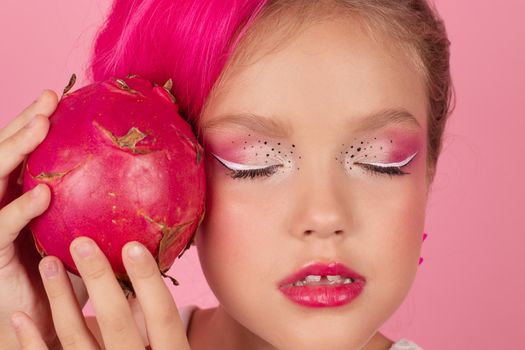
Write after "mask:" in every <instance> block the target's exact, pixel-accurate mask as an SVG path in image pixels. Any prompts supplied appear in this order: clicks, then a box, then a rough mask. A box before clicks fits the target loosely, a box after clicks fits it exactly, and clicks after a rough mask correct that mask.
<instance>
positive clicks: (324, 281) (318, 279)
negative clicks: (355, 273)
mask: <svg viewBox="0 0 525 350" xmlns="http://www.w3.org/2000/svg"><path fill="white" fill-rule="evenodd" d="M353 282H354V280H353V279H352V278H343V277H341V276H340V275H333V276H332V275H327V276H317V275H308V276H306V278H305V279H303V280H301V281H297V282H295V283H293V284H292V285H293V286H295V287H303V286H305V285H312V286H322V285H333V284H350V283H353Z"/></svg>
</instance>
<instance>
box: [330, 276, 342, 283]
mask: <svg viewBox="0 0 525 350" xmlns="http://www.w3.org/2000/svg"><path fill="white" fill-rule="evenodd" d="M326 278H328V280H329V281H330V282H331V281H338V280H340V279H341V275H334V276H330V275H328V276H326Z"/></svg>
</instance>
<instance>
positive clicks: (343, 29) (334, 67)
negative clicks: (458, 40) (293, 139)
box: [200, 18, 427, 131]
mask: <svg viewBox="0 0 525 350" xmlns="http://www.w3.org/2000/svg"><path fill="white" fill-rule="evenodd" d="M385 39H387V38H385ZM387 42H388V41H387ZM268 47H272V48H275V47H278V49H277V50H266V49H265V48H268ZM245 50H248V51H250V50H251V51H252V52H251V60H250V62H249V63H246V61H244V62H241V61H239V62H238V63H237V64H235V63H232V65H231V66H230V67H229V68H228V70H227V71H225V72H224V75H223V78H222V81H221V82H220V84H219V85H218V86H217V87H216V88H215V89H214V91H213V94H212V95H211V96H210V98H209V101H208V103H207V106H206V109H205V111H204V112H203V115H202V118H201V120H200V124H201V125H202V126H206V125H207V124H213V122H214V119H217V118H221V116H224V115H231V114H239V113H252V114H258V115H264V116H270V117H272V118H274V119H277V120H278V121H279V122H280V124H286V125H288V128H289V129H290V130H291V131H294V130H296V129H300V128H312V127H314V128H315V127H322V126H323V125H324V126H326V125H329V124H330V123H331V124H333V125H334V126H335V127H337V126H342V125H343V124H342V123H344V125H345V126H347V125H348V124H350V125H351V124H352V121H354V120H355V122H356V123H357V122H358V121H360V120H361V119H362V116H366V115H371V114H373V113H375V112H378V111H381V110H388V109H402V110H405V111H407V112H408V113H410V114H412V115H413V116H414V117H415V118H416V120H417V122H418V124H419V125H420V126H421V127H422V129H425V130H426V111H427V97H426V89H425V82H424V78H423V74H421V73H420V72H418V71H417V69H416V68H415V66H414V65H413V64H412V60H411V59H410V57H409V56H408V55H407V53H406V52H404V51H403V50H401V49H399V48H397V47H396V46H394V45H386V44H385V43H382V42H381V41H377V40H374V39H373V38H371V37H370V35H369V34H367V33H366V32H365V31H363V29H362V27H361V26H360V25H357V24H353V23H352V19H350V18H340V19H330V20H324V21H319V22H316V23H312V24H310V25H308V26H306V27H304V28H302V29H301V30H299V31H298V32H297V34H295V35H293V36H292V37H290V38H288V39H286V41H284V42H283V38H282V37H280V36H278V35H271V36H268V38H267V39H266V40H265V41H264V42H259V45H257V43H252V45H251V47H249V46H247V47H246V48H245ZM244 55H245V56H246V57H250V52H248V53H245V54H244ZM356 125H357V124H356Z"/></svg>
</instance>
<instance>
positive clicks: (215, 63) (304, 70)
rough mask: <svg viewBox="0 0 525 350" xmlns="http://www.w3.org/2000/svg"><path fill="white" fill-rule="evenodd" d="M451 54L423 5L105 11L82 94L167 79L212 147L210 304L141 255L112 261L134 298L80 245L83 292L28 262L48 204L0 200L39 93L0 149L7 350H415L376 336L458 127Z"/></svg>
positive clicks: (271, 3)
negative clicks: (187, 301)
mask: <svg viewBox="0 0 525 350" xmlns="http://www.w3.org/2000/svg"><path fill="white" fill-rule="evenodd" d="M449 44H450V43H449V41H448V39H447V35H446V31H445V28H444V25H443V22H442V21H441V20H440V19H439V17H438V16H437V14H436V12H435V10H433V9H432V8H431V7H430V6H429V4H427V3H426V2H425V1H424V0H402V1H399V0H396V1H394V0H368V1H364V0H309V1H300V0H245V1H233V0H231V1H221V0H213V1H212V0H143V1H128V0H117V1H115V2H114V5H113V7H112V10H111V13H110V16H109V17H108V20H107V22H106V23H105V25H104V27H103V30H102V31H101V32H100V33H99V35H98V38H97V41H96V46H95V50H94V56H93V59H92V62H91V66H90V67H89V73H90V76H91V78H92V80H93V81H99V80H104V79H107V78H109V77H112V76H124V75H127V74H130V73H133V74H139V75H142V76H144V77H146V78H148V79H150V80H152V81H154V82H157V83H158V84H162V83H164V82H165V81H166V80H167V79H168V78H173V81H174V87H173V92H174V94H175V96H176V97H177V100H178V102H179V106H180V109H181V111H182V113H183V116H184V117H185V118H186V119H187V120H188V122H190V123H191V125H192V126H193V127H194V131H195V133H196V134H197V135H198V137H199V140H200V141H201V143H202V144H203V146H204V148H205V158H204V159H205V164H206V172H207V208H206V216H205V220H204V221H203V222H202V224H201V226H200V227H199V229H198V231H197V233H196V237H195V245H196V246H197V250H198V254H199V259H200V262H201V265H202V268H203V272H204V275H205V277H206V279H207V281H208V283H209V286H210V288H211V290H212V291H213V293H214V294H215V296H216V297H217V299H218V300H219V302H220V304H219V306H217V307H216V308H211V309H200V308H198V307H196V306H193V307H190V308H186V309H183V310H180V312H179V310H177V307H176V304H175V302H174V301H173V298H172V296H171V295H170V293H169V290H168V289H167V288H166V286H165V284H164V282H163V280H162V278H161V276H160V274H159V273H158V269H157V267H156V264H155V262H154V259H153V258H152V256H151V254H150V252H148V251H147V250H145V249H144V247H143V246H142V245H141V244H140V243H138V242H130V243H128V244H127V245H126V246H124V248H123V255H122V258H123V261H124V263H125V266H126V268H127V271H128V273H129V275H130V278H131V280H132V283H133V285H134V288H135V290H136V292H137V299H136V300H133V299H131V300H129V301H127V300H126V299H125V298H124V295H123V293H122V292H121V290H120V287H119V285H118V283H117V282H116V280H115V278H114V275H113V273H112V271H111V269H110V267H109V264H108V262H107V260H106V258H105V257H104V255H103V254H102V253H101V251H100V249H99V248H98V247H97V244H96V242H95V241H93V240H92V239H90V238H89V237H87V236H88V235H89V234H88V233H86V236H84V237H79V238H76V239H75V240H74V241H73V243H72V245H71V254H72V256H73V258H74V260H75V263H76V265H77V267H78V270H79V271H80V273H81V276H82V281H83V283H85V286H84V284H83V283H82V282H80V279H78V278H76V277H73V276H72V275H69V276H68V274H67V273H66V272H65V270H64V267H63V265H62V264H61V263H60V261H59V260H58V259H56V258H55V257H53V256H47V257H45V258H44V259H42V260H41V261H40V263H38V259H36V258H35V255H34V249H33V247H32V245H31V244H32V242H31V241H30V239H29V238H30V236H28V234H27V231H22V234H20V235H18V232H20V230H21V229H22V228H23V227H24V226H25V225H26V224H27V222H28V221H29V220H31V219H32V218H33V217H35V216H38V215H40V214H41V213H42V212H44V211H45V210H46V208H47V206H48V205H49V200H50V191H49V188H48V187H46V186H42V187H38V188H36V189H34V190H33V191H31V192H29V193H26V194H24V195H21V196H20V197H19V198H17V199H14V200H12V201H11V200H8V199H7V198H10V197H9V196H8V195H7V194H5V193H4V192H5V191H4V189H5V188H6V186H5V185H6V184H7V180H8V176H9V174H11V179H13V178H14V175H13V174H15V173H16V171H15V168H16V167H17V166H18V165H19V164H20V162H21V161H22V159H23V157H24V155H26V154H28V153H29V152H31V151H32V150H33V149H34V148H35V147H36V146H37V145H38V144H39V143H40V142H41V141H42V140H43V139H44V138H45V135H46V133H47V130H48V127H49V123H48V120H47V118H46V117H47V116H49V115H50V114H52V112H53V111H54V109H55V107H56V104H57V100H58V97H57V95H56V94H55V93H54V92H53V91H50V90H46V91H45V92H44V94H43V95H42V96H41V98H40V99H39V100H38V101H36V102H35V103H33V104H32V105H31V106H29V107H28V108H27V109H26V110H25V111H23V112H22V114H21V115H20V116H19V117H18V118H16V119H14V120H13V121H12V122H11V123H10V124H9V125H8V126H7V127H6V128H5V129H3V130H1V131H0V159H2V162H1V165H0V179H1V181H2V185H3V186H2V187H1V188H2V191H4V192H2V193H1V194H2V196H3V197H4V205H3V208H2V209H1V211H0V286H1V288H0V305H1V307H0V317H1V319H0V337H1V338H0V344H2V346H5V348H6V349H16V348H24V349H46V348H50V349H54V348H60V346H62V347H63V348H64V349H98V348H99V346H102V345H98V344H104V345H103V346H104V347H105V348H106V349H111V350H113V349H143V348H144V346H149V347H150V348H151V349H154V350H159V349H190V348H191V349H198V350H200V349H227V350H230V349H250V350H258V349H336V350H338V349H341V350H343V349H345V350H349V349H355V350H357V349H366V350H378V349H419V347H418V346H417V345H416V344H415V343H413V342H411V341H409V340H407V339H398V340H397V341H393V340H390V339H388V338H386V337H385V336H383V335H382V334H381V333H379V332H378V331H377V330H378V329H379V328H380V326H381V325H382V324H383V323H384V322H385V321H386V320H387V319H388V318H389V317H390V316H391V315H392V314H393V313H394V312H395V311H396V309H397V308H398V307H399V306H400V305H401V303H402V302H403V300H404V298H405V296H406V295H407V293H408V291H409V289H410V287H411V285H412V282H413V280H414V277H415V274H416V271H417V267H418V262H419V258H420V257H419V253H420V249H421V243H422V240H423V230H424V222H425V207H426V203H427V200H428V194H429V189H430V186H431V184H432V181H433V179H434V175H435V172H436V166H437V160H438V156H439V153H440V149H441V138H442V134H443V130H444V127H445V122H446V119H447V117H448V115H449V114H450V112H451V110H452V107H451V101H452V85H451V78H450V72H449ZM35 115H37V116H36V117H35V118H33V117H34V116H35ZM30 120H31V123H29V121H30ZM28 123H29V124H28ZM24 125H28V127H27V128H26V127H23V126H24ZM7 188H8V189H12V186H9V187H7ZM17 235H18V238H17V239H16V240H15V238H16V237H17ZM37 267H38V269H37ZM37 273H40V275H41V279H40V278H39V277H40V276H36V274H37ZM68 277H69V278H68ZM182 288H183V286H182ZM88 295H89V298H90V299H91V301H92V303H93V307H94V310H95V314H96V321H95V319H94V318H88V319H85V318H84V317H83V315H82V312H81V306H82V305H84V303H85V302H86V300H87V297H88ZM9 321H11V322H12V326H13V327H14V329H15V332H14V334H13V333H11V328H10V327H9V326H8V323H9ZM46 344H47V347H46ZM60 344H61V345H60Z"/></svg>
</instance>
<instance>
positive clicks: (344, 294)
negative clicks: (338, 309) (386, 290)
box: [279, 280, 365, 307]
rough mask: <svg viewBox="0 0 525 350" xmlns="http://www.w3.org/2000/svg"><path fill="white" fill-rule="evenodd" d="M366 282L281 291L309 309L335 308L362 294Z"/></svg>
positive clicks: (286, 288) (292, 287)
mask: <svg viewBox="0 0 525 350" xmlns="http://www.w3.org/2000/svg"><path fill="white" fill-rule="evenodd" d="M364 285H365V282H364V281H360V280H357V281H355V282H353V283H349V284H339V285H325V286H302V287H294V286H291V287H280V288H279V290H280V291H281V292H282V293H283V294H284V295H286V296H287V297H288V298H289V299H290V300H291V301H293V302H295V303H297V304H299V305H302V306H308V307H333V306H341V305H346V304H349V303H350V302H352V300H354V299H355V298H357V297H358V296H359V294H361V292H362V290H363V287H364Z"/></svg>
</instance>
